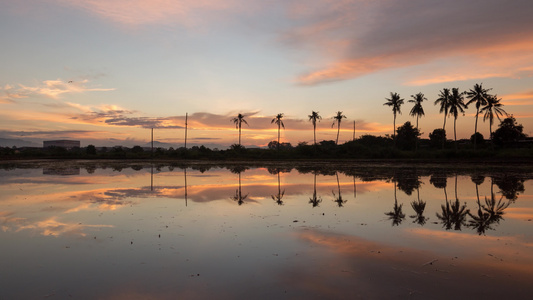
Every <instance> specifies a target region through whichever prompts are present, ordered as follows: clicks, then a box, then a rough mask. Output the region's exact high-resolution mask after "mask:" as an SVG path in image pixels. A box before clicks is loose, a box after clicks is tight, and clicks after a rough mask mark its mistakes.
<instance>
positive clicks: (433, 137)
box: [429, 128, 446, 148]
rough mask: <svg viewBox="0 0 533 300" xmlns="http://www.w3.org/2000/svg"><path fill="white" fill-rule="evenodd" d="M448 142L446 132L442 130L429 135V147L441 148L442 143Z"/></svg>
mask: <svg viewBox="0 0 533 300" xmlns="http://www.w3.org/2000/svg"><path fill="white" fill-rule="evenodd" d="M445 140H446V131H445V130H444V129H442V128H437V129H435V130H433V132H432V133H430V134H429V145H430V146H431V147H433V148H438V147H439V146H441V144H442V141H445Z"/></svg>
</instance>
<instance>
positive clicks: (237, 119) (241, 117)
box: [231, 114, 248, 145]
mask: <svg viewBox="0 0 533 300" xmlns="http://www.w3.org/2000/svg"><path fill="white" fill-rule="evenodd" d="M244 117H245V116H244V115H243V114H238V115H237V116H236V117H235V118H233V119H231V122H233V123H235V127H236V128H237V129H239V145H241V127H242V123H245V124H246V125H248V122H246V120H245V119H244Z"/></svg>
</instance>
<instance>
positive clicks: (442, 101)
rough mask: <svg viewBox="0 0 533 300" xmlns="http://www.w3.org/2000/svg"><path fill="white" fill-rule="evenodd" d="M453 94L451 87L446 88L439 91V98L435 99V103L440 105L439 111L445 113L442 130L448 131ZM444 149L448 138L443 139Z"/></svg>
mask: <svg viewBox="0 0 533 300" xmlns="http://www.w3.org/2000/svg"><path fill="white" fill-rule="evenodd" d="M450 102H451V94H450V89H447V88H444V89H442V91H440V92H439V96H438V98H437V100H435V103H434V104H435V105H437V104H438V105H440V108H439V112H440V113H444V124H443V125H442V131H443V132H446V118H447V117H448V112H449V110H450ZM441 142H442V149H444V143H445V142H446V139H443V140H442V141H441Z"/></svg>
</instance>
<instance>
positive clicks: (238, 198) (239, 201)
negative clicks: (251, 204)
mask: <svg viewBox="0 0 533 300" xmlns="http://www.w3.org/2000/svg"><path fill="white" fill-rule="evenodd" d="M245 170H246V167H243V166H235V167H233V168H231V169H230V172H231V173H234V174H239V188H238V189H236V190H235V196H233V197H231V198H230V199H232V200H233V201H237V204H239V205H242V204H243V203H244V200H246V198H247V197H248V194H246V195H244V196H243V195H242V188H241V173H242V172H244V171H245Z"/></svg>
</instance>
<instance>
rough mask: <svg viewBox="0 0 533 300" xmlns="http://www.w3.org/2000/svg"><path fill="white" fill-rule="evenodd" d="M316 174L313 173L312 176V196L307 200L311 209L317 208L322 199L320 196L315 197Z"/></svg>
mask: <svg viewBox="0 0 533 300" xmlns="http://www.w3.org/2000/svg"><path fill="white" fill-rule="evenodd" d="M316 174H317V172H316V171H314V172H313V175H314V181H313V196H311V198H309V203H310V204H311V205H313V207H318V206H319V205H320V203H321V202H322V198H321V197H320V196H317V194H316Z"/></svg>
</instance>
